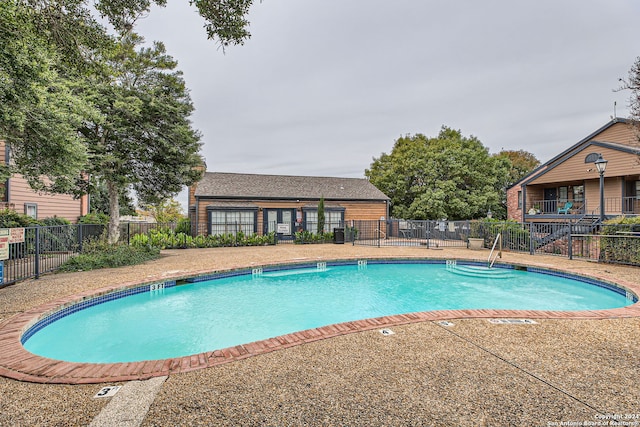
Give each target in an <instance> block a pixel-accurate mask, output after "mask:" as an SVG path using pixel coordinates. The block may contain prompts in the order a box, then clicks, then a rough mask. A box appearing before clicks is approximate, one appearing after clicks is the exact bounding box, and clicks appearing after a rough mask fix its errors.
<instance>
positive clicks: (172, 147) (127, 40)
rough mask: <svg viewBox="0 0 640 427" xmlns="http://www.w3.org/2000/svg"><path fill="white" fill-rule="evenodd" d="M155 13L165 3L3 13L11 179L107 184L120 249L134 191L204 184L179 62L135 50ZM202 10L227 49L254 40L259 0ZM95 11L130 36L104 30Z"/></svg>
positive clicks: (71, 0)
mask: <svg viewBox="0 0 640 427" xmlns="http://www.w3.org/2000/svg"><path fill="white" fill-rule="evenodd" d="M154 4H155V5H159V6H164V5H165V4H166V0H128V1H121V0H97V1H96V2H95V3H94V2H89V1H88V0H5V1H3V2H1V3H0V45H1V46H2V47H3V49H2V51H1V52H0V138H4V139H6V140H7V142H8V144H9V146H10V147H11V150H12V155H13V160H14V165H15V166H14V169H13V170H0V175H1V174H4V175H5V176H6V175H7V174H10V173H12V172H20V173H23V174H24V175H25V176H26V178H27V179H28V180H29V182H30V184H31V185H32V186H33V187H34V188H37V189H40V190H46V191H51V192H65V193H72V194H82V193H85V192H87V191H88V190H89V183H91V182H93V181H94V179H95V178H98V179H100V180H102V182H104V183H105V184H106V187H107V191H108V194H109V203H110V212H111V218H112V222H111V223H110V226H109V230H110V234H109V240H110V241H115V240H117V234H118V227H117V218H118V210H119V207H118V200H119V197H120V196H122V193H123V191H125V190H123V189H125V188H126V187H128V186H130V187H132V188H133V190H134V191H135V192H136V193H137V195H138V197H139V198H140V200H141V201H142V202H146V203H151V202H156V201H158V200H160V199H162V198H164V197H167V196H168V195H172V194H174V193H175V192H177V191H179V190H180V188H181V186H182V185H184V184H188V183H190V182H192V181H193V180H194V179H196V178H197V175H198V174H199V173H197V172H194V171H193V170H192V166H193V165H195V164H197V163H199V162H200V161H201V159H200V156H199V155H198V154H197V148H198V147H199V143H198V138H199V135H198V134H197V132H195V131H193V130H192V129H191V126H190V123H189V120H188V116H189V114H190V113H191V112H192V110H193V106H192V104H191V100H190V99H189V96H188V93H187V90H186V88H185V86H184V82H183V80H182V78H181V76H180V73H179V72H176V71H174V69H175V62H174V61H173V60H172V59H171V58H170V57H168V56H167V55H166V54H165V52H164V47H163V46H162V44H161V43H157V44H154V46H153V47H152V48H149V49H146V50H145V49H140V50H136V46H137V45H138V44H139V43H140V42H141V39H139V38H137V36H135V34H134V33H133V28H134V26H135V23H136V21H137V20H138V19H139V18H140V17H142V16H144V15H145V14H146V13H147V12H149V10H150V8H151V6H152V5H154ZM191 4H192V5H193V6H195V7H196V8H197V10H198V12H199V13H200V14H201V16H202V17H203V18H204V20H205V29H206V31H207V36H208V37H209V38H211V39H214V40H216V41H217V42H218V43H220V45H221V46H222V47H223V48H224V47H226V46H228V45H231V44H242V43H243V42H244V40H245V39H246V38H248V37H249V36H250V35H249V33H248V31H247V25H248V21H247V20H246V19H245V16H246V14H247V13H248V10H249V7H250V6H251V4H252V0H193V1H191ZM91 7H95V9H91ZM92 10H97V11H98V13H99V14H100V15H101V16H102V17H103V18H107V20H108V22H109V23H111V24H112V25H113V28H114V29H115V30H116V33H118V34H119V35H120V37H121V38H119V39H118V38H116V37H115V36H110V35H109V33H108V32H107V30H106V29H105V28H104V27H102V26H101V25H99V24H97V23H96V20H95V19H94V16H93V15H92ZM61 159H64V161H60V160H61ZM170 166H171V167H170ZM87 174H88V175H87ZM87 176H89V177H90V178H91V179H90V180H88V179H86V178H87ZM0 178H1V177H0Z"/></svg>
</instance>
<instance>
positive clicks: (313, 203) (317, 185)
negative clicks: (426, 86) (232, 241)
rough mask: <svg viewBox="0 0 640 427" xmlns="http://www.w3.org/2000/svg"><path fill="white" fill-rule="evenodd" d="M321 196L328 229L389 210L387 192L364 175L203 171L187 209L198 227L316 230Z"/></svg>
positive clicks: (209, 231) (281, 232) (247, 230)
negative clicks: (336, 175) (321, 175)
mask: <svg viewBox="0 0 640 427" xmlns="http://www.w3.org/2000/svg"><path fill="white" fill-rule="evenodd" d="M320 198H324V210H325V218H326V219H325V230H326V231H332V230H333V228H334V227H343V226H344V224H345V223H348V222H349V221H353V220H372V219H376V220H378V219H380V218H386V217H387V216H388V212H389V200H390V199H389V197H387V196H386V195H385V194H384V193H383V192H382V191H380V190H378V189H377V188H376V187H375V186H374V185H373V184H371V183H370V182H369V181H368V180H367V179H364V178H336V177H317V176H291V175H260V174H243V173H224V172H205V173H204V176H203V177H202V179H201V180H200V181H199V182H198V183H197V184H195V185H194V186H192V187H191V188H190V190H189V214H190V217H191V221H192V226H195V227H196V228H195V229H196V230H198V232H204V231H205V229H206V232H207V234H224V233H230V232H231V233H233V232H235V230H242V231H243V232H245V233H249V234H252V233H258V234H263V233H268V232H272V231H276V232H278V234H279V237H280V238H282V237H286V236H289V235H291V236H292V235H293V233H294V232H295V231H300V230H308V231H312V232H315V231H316V228H315V227H317V220H318V216H317V213H318V203H319V201H320ZM233 224H236V226H235V228H234V225H233Z"/></svg>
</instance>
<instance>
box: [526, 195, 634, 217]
mask: <svg viewBox="0 0 640 427" xmlns="http://www.w3.org/2000/svg"><path fill="white" fill-rule="evenodd" d="M569 201H570V202H571V203H572V204H573V206H572V207H571V208H570V209H569V210H568V212H566V215H574V216H576V215H577V216H582V215H599V214H600V201H599V200H569ZM566 203H567V200H560V199H556V200H533V201H531V202H530V203H528V204H527V206H526V207H525V214H528V215H546V216H549V215H565V213H564V212H562V211H560V212H559V210H561V209H563V208H564V207H565V204H566ZM604 211H605V215H607V216H617V215H640V198H638V197H636V196H633V197H606V198H605V199H604Z"/></svg>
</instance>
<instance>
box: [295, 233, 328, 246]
mask: <svg viewBox="0 0 640 427" xmlns="http://www.w3.org/2000/svg"><path fill="white" fill-rule="evenodd" d="M294 237H295V240H294V243H298V244H300V243H328V242H331V241H333V232H329V233H319V234H313V233H312V232H310V231H307V230H302V231H297V232H296V233H295V235H294Z"/></svg>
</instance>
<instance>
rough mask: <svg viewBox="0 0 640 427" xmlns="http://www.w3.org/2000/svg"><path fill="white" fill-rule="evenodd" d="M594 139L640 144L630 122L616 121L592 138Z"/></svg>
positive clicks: (631, 144)
mask: <svg viewBox="0 0 640 427" xmlns="http://www.w3.org/2000/svg"><path fill="white" fill-rule="evenodd" d="M592 140H593V141H600V142H617V143H619V144H624V145H630V146H632V147H638V146H640V143H639V142H638V136H637V134H636V133H635V129H634V128H633V126H632V125H631V124H629V123H616V124H614V125H613V126H611V127H609V128H608V129H605V130H604V131H602V132H600V133H599V134H597V135H596V136H594V137H593V138H592Z"/></svg>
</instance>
